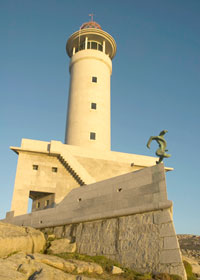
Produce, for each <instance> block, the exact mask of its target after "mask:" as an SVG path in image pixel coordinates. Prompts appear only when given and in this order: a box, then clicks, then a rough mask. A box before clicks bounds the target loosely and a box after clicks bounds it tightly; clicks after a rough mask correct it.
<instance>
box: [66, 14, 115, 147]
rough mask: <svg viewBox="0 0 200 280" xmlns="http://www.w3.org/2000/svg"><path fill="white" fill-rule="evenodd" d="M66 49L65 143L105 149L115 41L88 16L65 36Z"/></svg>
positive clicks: (107, 138)
mask: <svg viewBox="0 0 200 280" xmlns="http://www.w3.org/2000/svg"><path fill="white" fill-rule="evenodd" d="M66 51H67V54H68V55H69V57H70V58H71V60H70V66H69V72H70V88H69V100H68V115H67V123H66V136H65V143H66V144H69V145H76V146H81V147H87V148H95V149H98V150H107V151H108V150H110V145H111V135H110V134H111V133H110V127H111V125H110V80H111V74H112V59H113V57H114V56H115V54H116V43H115V40H114V39H113V37H112V36H111V35H110V34H108V33H107V32H105V31H103V30H102V28H101V26H100V25H99V24H98V23H96V22H94V21H93V19H91V21H90V22H87V23H84V24H83V25H82V26H81V27H80V30H78V31H76V32H75V33H73V34H72V35H71V36H70V37H69V39H68V41H67V45H66Z"/></svg>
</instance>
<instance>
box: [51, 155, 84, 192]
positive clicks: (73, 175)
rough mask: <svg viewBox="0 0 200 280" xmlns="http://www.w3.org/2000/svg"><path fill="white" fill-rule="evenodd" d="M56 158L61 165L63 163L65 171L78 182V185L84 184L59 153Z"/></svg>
mask: <svg viewBox="0 0 200 280" xmlns="http://www.w3.org/2000/svg"><path fill="white" fill-rule="evenodd" d="M57 158H58V159H59V161H60V162H61V163H62V165H64V167H65V168H66V169H67V171H68V172H69V173H70V174H71V175H72V177H73V178H74V179H75V180H76V181H77V182H78V183H79V185H80V186H83V185H86V184H85V182H84V181H83V180H82V179H81V178H80V177H79V176H78V174H77V173H76V172H75V170H73V168H71V166H70V165H69V163H68V162H67V161H66V160H65V159H64V158H63V157H62V156H61V155H59V156H58V157H57Z"/></svg>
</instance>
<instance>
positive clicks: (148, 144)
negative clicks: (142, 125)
mask: <svg viewBox="0 0 200 280" xmlns="http://www.w3.org/2000/svg"><path fill="white" fill-rule="evenodd" d="M153 138H154V137H153V136H151V137H150V138H149V141H148V142H147V148H149V149H150V144H151V141H152V140H153Z"/></svg>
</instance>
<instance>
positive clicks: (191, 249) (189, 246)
mask: <svg viewBox="0 0 200 280" xmlns="http://www.w3.org/2000/svg"><path fill="white" fill-rule="evenodd" d="M177 237H178V240H179V244H180V248H181V251H182V254H183V255H184V256H185V257H188V258H195V259H196V260H197V261H198V262H199V263H200V236H198V235H192V234H179V235H177Z"/></svg>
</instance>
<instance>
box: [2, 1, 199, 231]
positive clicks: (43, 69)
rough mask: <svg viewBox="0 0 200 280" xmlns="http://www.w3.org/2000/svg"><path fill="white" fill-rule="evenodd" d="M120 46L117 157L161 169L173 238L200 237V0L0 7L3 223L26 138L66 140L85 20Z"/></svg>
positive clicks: (114, 101)
mask: <svg viewBox="0 0 200 280" xmlns="http://www.w3.org/2000/svg"><path fill="white" fill-rule="evenodd" d="M90 13H94V20H95V21H96V22H98V23H99V24H100V25H101V27H102V29H103V30H104V31H106V32H108V33H109V34H111V35H112V36H113V37H114V39H115V41H116V43H117V54H116V57H115V58H114V59H113V73H112V78H111V122H112V125H111V134H112V150H113V151H120V152H126V153H134V154H141V155H147V156H154V153H155V151H156V149H157V144H156V143H154V142H152V144H151V149H150V150H149V149H147V147H146V143H147V141H148V139H149V137H150V136H152V135H158V134H159V132H160V131H161V130H163V129H167V130H168V133H167V134H166V136H165V139H166V140H167V148H168V150H169V153H170V154H171V155H172V156H171V158H168V159H165V161H164V162H165V165H166V166H169V167H173V168H174V171H170V172H167V174H166V182H167V192H168V199H169V200H172V201H173V215H174V224H175V229H176V232H177V233H185V234H186V233H187V234H196V235H200V218H199V213H200V184H199V174H198V172H199V171H198V170H199V167H200V164H199V157H200V148H199V139H200V129H199V128H200V127H199V124H200V110H199V105H200V36H199V30H200V1H199V0H190V1H188V0H167V1H166V0H165V1H164V0H123V1H122V0H101V1H99V0H98V1H97V0H84V1H80V0H74V1H67V0H57V1H55V0H54V1H53V0H6V1H3V0H1V1H0V50H1V51H0V97H1V99H0V155H1V165H0V166H1V168H0V191H1V196H0V218H4V217H5V214H6V212H7V211H9V210H10V206H11V200H12V192H13V187H14V181H15V172H16V166H17V155H16V154H15V153H14V152H13V151H11V150H10V149H9V147H10V146H16V147H20V145H21V139H22V138H29V139H36V140H42V141H51V140H58V141H62V142H63V141H64V134H65V123H66V112H67V100H68V89H69V78H70V76H69V69H68V67H69V58H68V56H67V54H66V51H65V45H66V41H67V39H68V38H69V36H70V35H71V34H72V33H73V32H75V31H77V30H79V28H80V26H81V25H82V23H84V22H87V21H89V16H88V15H89V14H90Z"/></svg>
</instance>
